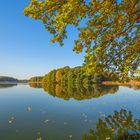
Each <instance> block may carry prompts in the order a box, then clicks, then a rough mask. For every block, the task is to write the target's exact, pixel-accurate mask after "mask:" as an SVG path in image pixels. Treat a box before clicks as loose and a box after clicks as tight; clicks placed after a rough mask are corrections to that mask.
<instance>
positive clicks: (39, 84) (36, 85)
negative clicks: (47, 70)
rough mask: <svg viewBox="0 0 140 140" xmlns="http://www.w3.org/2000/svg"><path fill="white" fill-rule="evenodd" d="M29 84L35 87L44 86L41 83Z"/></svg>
mask: <svg viewBox="0 0 140 140" xmlns="http://www.w3.org/2000/svg"><path fill="white" fill-rule="evenodd" d="M29 86H30V87H33V88H42V84H41V83H29Z"/></svg>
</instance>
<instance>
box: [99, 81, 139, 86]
mask: <svg viewBox="0 0 140 140" xmlns="http://www.w3.org/2000/svg"><path fill="white" fill-rule="evenodd" d="M102 84H103V85H119V86H121V85H122V86H124V85H140V81H129V82H124V83H121V82H113V81H104V82H102Z"/></svg>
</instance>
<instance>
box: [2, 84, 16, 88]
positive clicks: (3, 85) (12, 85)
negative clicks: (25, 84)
mask: <svg viewBox="0 0 140 140" xmlns="http://www.w3.org/2000/svg"><path fill="white" fill-rule="evenodd" d="M14 86H17V84H0V89H1V88H11V87H14Z"/></svg>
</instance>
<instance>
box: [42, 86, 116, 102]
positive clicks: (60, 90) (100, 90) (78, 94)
mask: <svg viewBox="0 0 140 140" xmlns="http://www.w3.org/2000/svg"><path fill="white" fill-rule="evenodd" d="M43 88H44V90H45V91H47V92H48V93H49V94H50V95H53V96H56V97H59V98H62V99H65V100H68V99H70V98H74V99H77V100H84V99H90V98H94V97H99V96H103V95H105V94H107V93H115V92H117V90H118V86H104V85H92V86H91V85H89V86H86V87H84V86H83V85H80V84H79V85H78V86H76V85H73V84H68V85H63V86H62V85H59V84H51V86H49V85H48V84H45V83H44V84H43Z"/></svg>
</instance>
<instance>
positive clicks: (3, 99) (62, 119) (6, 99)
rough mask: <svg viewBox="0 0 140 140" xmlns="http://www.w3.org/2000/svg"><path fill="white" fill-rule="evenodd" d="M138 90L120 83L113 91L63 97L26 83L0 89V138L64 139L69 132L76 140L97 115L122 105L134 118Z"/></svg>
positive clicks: (138, 106) (139, 97) (139, 105)
mask: <svg viewBox="0 0 140 140" xmlns="http://www.w3.org/2000/svg"><path fill="white" fill-rule="evenodd" d="M138 93H140V90H133V89H132V88H127V87H120V88H119V91H118V92H117V93H115V94H106V95H103V96H101V97H98V98H93V99H90V100H83V101H77V100H74V99H70V100H69V101H65V100H63V99H60V98H57V97H53V96H50V95H48V94H47V93H46V92H44V91H43V89H34V88H30V87H29V86H28V85H19V86H15V87H12V88H5V89H0V139H2V140H24V139H27V140H36V138H37V137H43V138H46V140H67V139H70V137H71V135H72V139H73V140H80V139H81V138H82V135H84V134H85V133H87V132H88V131H89V130H90V128H94V127H95V124H96V122H97V120H98V118H99V117H101V118H103V117H104V116H107V115H110V114H112V113H113V112H114V110H120V109H126V110H129V111H132V113H133V116H134V117H136V118H138V117H139V116H140V112H139V109H140V94H138ZM29 108H30V109H31V110H29ZM11 119H13V120H12V122H10V123H9V121H11Z"/></svg>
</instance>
